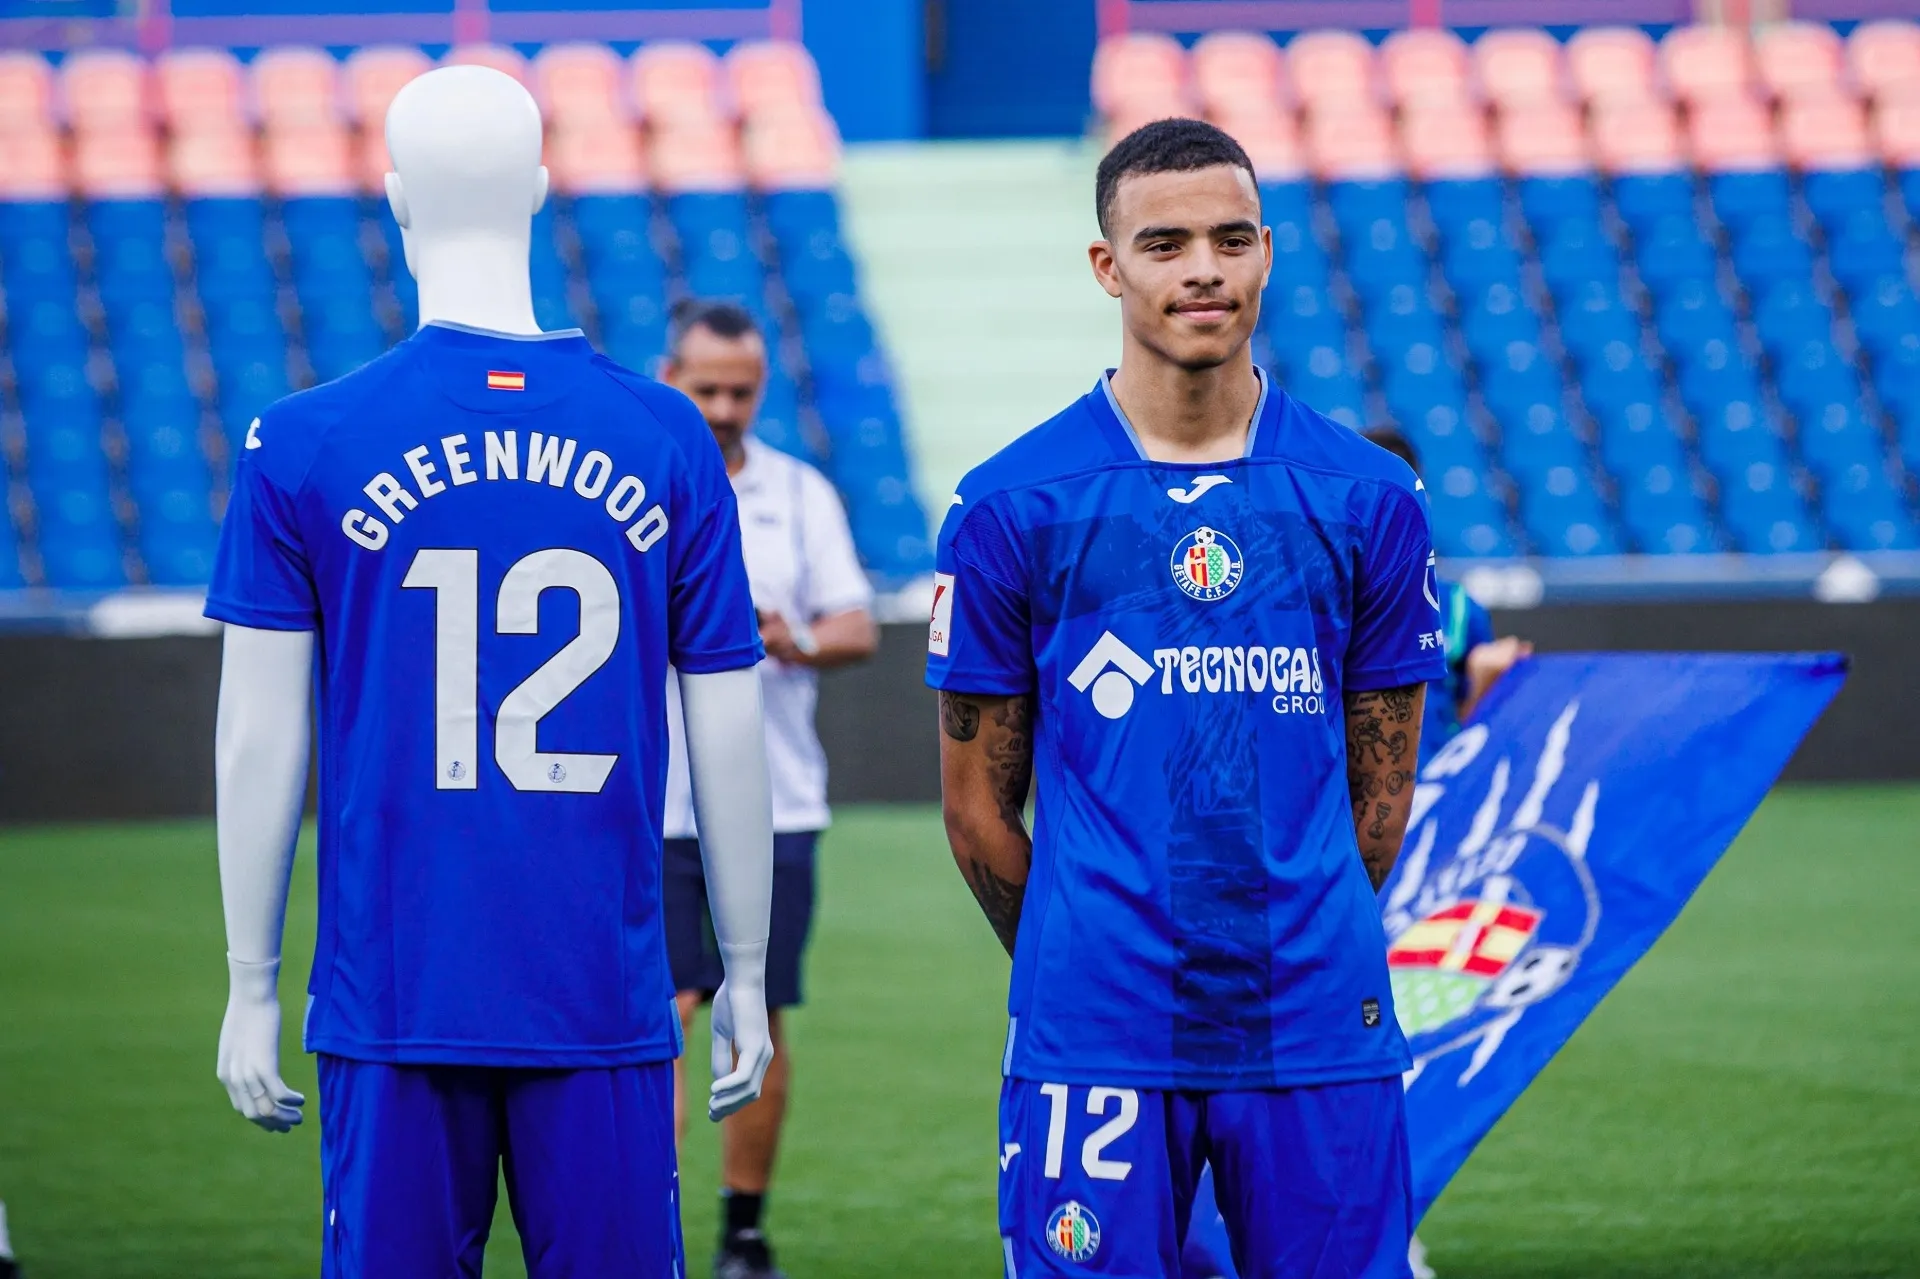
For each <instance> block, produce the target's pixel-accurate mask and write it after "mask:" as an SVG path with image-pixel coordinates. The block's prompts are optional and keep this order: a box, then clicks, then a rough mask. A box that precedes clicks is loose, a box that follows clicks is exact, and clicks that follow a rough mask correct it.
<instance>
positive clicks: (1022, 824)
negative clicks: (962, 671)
mask: <svg viewBox="0 0 1920 1279" xmlns="http://www.w3.org/2000/svg"><path fill="white" fill-rule="evenodd" d="M1033 719H1034V703H1033V699H1032V698H1031V697H1026V696H1016V697H995V696H987V695H972V694H965V693H945V692H943V693H942V694H941V695H940V729H941V736H940V790H941V799H942V811H943V814H944V816H945V817H946V822H947V842H948V843H949V844H950V845H952V847H953V860H954V862H955V864H956V865H958V866H959V868H960V873H961V875H962V876H964V877H965V878H966V881H967V886H968V887H969V888H971V889H972V890H973V896H974V899H975V900H976V901H978V902H979V903H980V909H981V911H982V912H983V913H984V914H985V915H986V917H987V922H988V923H990V924H992V925H993V931H994V935H995V936H997V937H998V938H999V939H1000V944H1001V945H1002V946H1005V947H1006V949H1007V953H1008V954H1012V953H1013V943H1014V938H1015V937H1016V936H1017V935H1018V933H1019V931H1020V906H1021V902H1022V899H1023V898H1024V896H1025V894H1026V881H1027V871H1028V868H1029V867H1030V866H1031V865H1032V864H1033V840H1032V838H1031V837H1030V836H1029V835H1028V834H1027V823H1026V806H1027V792H1028V791H1029V790H1030V789H1032V786H1033Z"/></svg>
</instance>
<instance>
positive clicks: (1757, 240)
mask: <svg viewBox="0 0 1920 1279" xmlns="http://www.w3.org/2000/svg"><path fill="white" fill-rule="evenodd" d="M1733 266H1734V270H1736V271H1737V272H1739V274H1740V278H1741V280H1742V281H1744V282H1745V283H1746V285H1747V287H1748V288H1749V289H1752V290H1755V291H1758V292H1764V291H1765V290H1766V289H1768V288H1769V287H1771V285H1772V284H1773V283H1774V282H1775V281H1777V280H1787V279H1793V280H1804V279H1806V278H1807V277H1808V276H1810V275H1811V274H1812V273H1813V250H1812V249H1811V248H1809V247H1808V245H1807V242H1806V240H1804V239H1803V238H1801V236H1800V233H1799V232H1798V231H1796V230H1794V228H1793V225H1792V224H1791V223H1790V222H1788V221H1787V220H1786V219H1785V218H1781V217H1770V216H1761V217H1756V218H1755V219H1754V220H1753V221H1751V222H1749V223H1747V224H1746V226H1745V227H1743V228H1742V229H1741V231H1740V233H1739V234H1738V235H1737V236H1735V237H1734V243H1733Z"/></svg>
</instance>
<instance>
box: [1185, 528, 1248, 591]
mask: <svg viewBox="0 0 1920 1279" xmlns="http://www.w3.org/2000/svg"><path fill="white" fill-rule="evenodd" d="M1169 567H1170V568H1171V569H1172V570H1173V584H1174V585H1175V586H1177V587H1179V588H1180V590H1181V593H1182V594H1184V595H1186V596H1188V597H1189V598H1191V599H1196V600H1199V601H1201V602H1202V603H1212V602H1213V601H1214V600H1220V599H1225V598H1226V597H1227V596H1229V595H1231V594H1233V588H1234V587H1236V586H1238V585H1240V579H1241V577H1243V576H1244V575H1245V573H1246V567H1247V565H1246V561H1245V560H1243V559H1242V558H1241V557H1240V548H1239V547H1238V546H1237V545H1235V544H1234V540H1233V539H1232V538H1230V537H1228V536H1227V535H1226V534H1225V533H1222V532H1220V531H1219V530H1218V529H1212V528H1208V527H1207V526H1206V525H1204V524H1202V525H1201V526H1200V527H1199V528H1197V529H1195V530H1193V532H1191V533H1189V534H1187V535H1186V536H1185V537H1183V538H1181V539H1180V540H1179V541H1178V542H1175V543H1174V546H1173V558H1172V560H1171V562H1170V564H1169Z"/></svg>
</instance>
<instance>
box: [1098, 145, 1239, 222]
mask: <svg viewBox="0 0 1920 1279" xmlns="http://www.w3.org/2000/svg"><path fill="white" fill-rule="evenodd" d="M1223 164H1224V165H1231V166H1232V167H1234V168H1236V169H1245V170H1246V171H1247V176H1248V177H1253V176H1254V172H1253V161H1252V160H1250V159H1248V158H1247V152H1246V148H1245V147H1242V146H1241V145H1240V144H1239V143H1238V142H1235V141H1234V140H1233V138H1232V137H1231V136H1230V135H1229V134H1227V133H1226V131H1225V130H1222V129H1220V128H1217V127H1216V126H1214V125H1211V124H1208V123H1207V122H1206V121H1205V120H1155V121H1154V122H1153V123H1152V124H1143V125H1141V126H1140V127H1139V128H1137V129H1135V130H1134V131H1133V132H1132V133H1129V134H1128V135H1127V136H1126V137H1124V138H1122V139H1120V141H1118V142H1116V143H1115V144H1114V146H1113V150H1111V151H1109V152H1107V154H1106V158H1105V159H1103V160H1101V161H1100V171H1099V172H1098V173H1097V174H1095V175H1094V179H1093V211H1094V214H1095V216H1096V217H1098V218H1099V219H1100V234H1101V235H1108V234H1111V226H1110V219H1111V217H1112V214H1113V196H1114V192H1115V191H1117V190H1119V188H1120V179H1121V178H1124V177H1128V176H1131V175H1133V174H1137V173H1138V174H1145V173H1192V172H1194V171H1195V170H1198V169H1211V168H1214V167H1216V166H1219V165H1223Z"/></svg>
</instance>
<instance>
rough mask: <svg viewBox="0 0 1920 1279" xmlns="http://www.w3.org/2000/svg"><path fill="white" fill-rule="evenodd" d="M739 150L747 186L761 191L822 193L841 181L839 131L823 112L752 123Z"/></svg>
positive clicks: (763, 117)
mask: <svg viewBox="0 0 1920 1279" xmlns="http://www.w3.org/2000/svg"><path fill="white" fill-rule="evenodd" d="M740 150H741V155H742V158H743V160H744V162H745V164H746V170H747V180H748V181H749V182H751V183H752V184H753V185H754V187H755V188H757V189H758V190H761V191H820V190H825V189H828V188H830V187H832V186H833V185H834V183H835V182H837V181H838V180H839V177H840V131H839V130H838V129H836V128H834V125H833V117H832V116H830V115H828V114H827V113H826V111H825V110H823V109H817V110H814V111H811V112H806V113H801V112H797V111H790V110H789V111H780V112H774V113H769V114H764V115H761V116H759V117H758V118H751V119H749V120H748V121H747V124H746V127H745V128H744V129H743V130H742V131H741V135H740Z"/></svg>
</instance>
